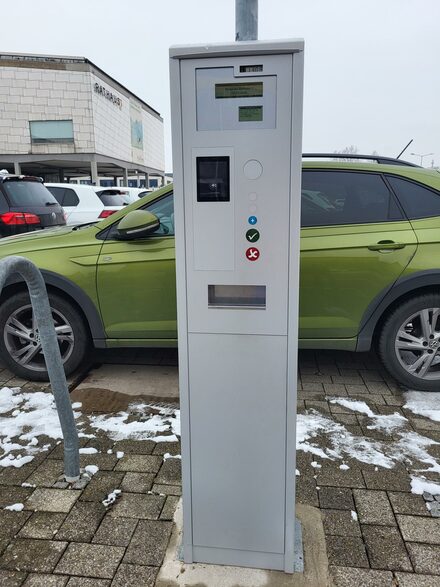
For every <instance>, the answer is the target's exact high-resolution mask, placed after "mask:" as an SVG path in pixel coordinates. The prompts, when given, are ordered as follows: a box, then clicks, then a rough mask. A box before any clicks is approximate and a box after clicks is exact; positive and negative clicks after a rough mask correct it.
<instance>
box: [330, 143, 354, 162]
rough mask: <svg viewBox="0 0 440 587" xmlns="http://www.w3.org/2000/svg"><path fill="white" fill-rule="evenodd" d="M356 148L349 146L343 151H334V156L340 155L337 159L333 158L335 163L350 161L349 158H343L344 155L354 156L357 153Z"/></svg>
mask: <svg viewBox="0 0 440 587" xmlns="http://www.w3.org/2000/svg"><path fill="white" fill-rule="evenodd" d="M358 152H359V151H358V148H357V147H356V145H350V146H349V147H345V149H342V150H340V151H334V153H335V155H342V157H341V156H339V157H335V158H334V159H335V161H350V157H349V156H348V157H344V155H356V154H357V153H358Z"/></svg>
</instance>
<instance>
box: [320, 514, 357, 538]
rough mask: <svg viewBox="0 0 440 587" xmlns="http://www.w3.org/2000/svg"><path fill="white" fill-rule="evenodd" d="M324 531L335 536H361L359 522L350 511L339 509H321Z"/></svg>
mask: <svg viewBox="0 0 440 587" xmlns="http://www.w3.org/2000/svg"><path fill="white" fill-rule="evenodd" d="M321 514H322V521H323V524H324V532H325V533H326V534H333V535H336V536H361V528H360V526H359V523H358V522H357V521H356V520H354V519H353V518H352V515H351V512H349V511H341V510H321Z"/></svg>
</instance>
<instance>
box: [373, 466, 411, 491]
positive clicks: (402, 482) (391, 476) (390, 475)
mask: <svg viewBox="0 0 440 587" xmlns="http://www.w3.org/2000/svg"><path fill="white" fill-rule="evenodd" d="M362 473H363V475H364V479H365V484H366V486H367V488H368V489H383V490H384V491H407V492H411V484H410V478H409V475H408V473H406V472H399V471H396V469H382V468H378V470H377V471H372V470H366V469H364V470H363V471H362Z"/></svg>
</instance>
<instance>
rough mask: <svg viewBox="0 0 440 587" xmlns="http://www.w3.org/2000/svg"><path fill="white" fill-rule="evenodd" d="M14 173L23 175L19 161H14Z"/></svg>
mask: <svg viewBox="0 0 440 587" xmlns="http://www.w3.org/2000/svg"><path fill="white" fill-rule="evenodd" d="M14 173H15V175H21V165H20V163H18V161H14Z"/></svg>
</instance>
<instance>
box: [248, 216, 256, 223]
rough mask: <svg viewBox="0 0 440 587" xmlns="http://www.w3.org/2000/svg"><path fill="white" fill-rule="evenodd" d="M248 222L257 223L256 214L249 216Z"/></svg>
mask: <svg viewBox="0 0 440 587" xmlns="http://www.w3.org/2000/svg"><path fill="white" fill-rule="evenodd" d="M248 222H249V224H257V217H256V216H249V218H248Z"/></svg>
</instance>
